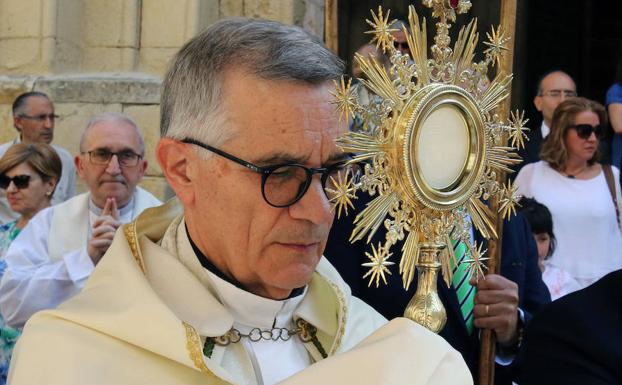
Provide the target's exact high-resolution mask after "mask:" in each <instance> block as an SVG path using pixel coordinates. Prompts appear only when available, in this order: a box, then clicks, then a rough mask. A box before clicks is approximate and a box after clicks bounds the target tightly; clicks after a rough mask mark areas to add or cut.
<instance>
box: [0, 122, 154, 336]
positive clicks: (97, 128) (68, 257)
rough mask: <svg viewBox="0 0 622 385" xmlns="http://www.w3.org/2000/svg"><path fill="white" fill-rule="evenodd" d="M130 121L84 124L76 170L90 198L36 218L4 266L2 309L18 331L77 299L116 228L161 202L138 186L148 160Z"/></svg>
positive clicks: (0, 291) (67, 203)
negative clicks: (44, 313) (44, 311)
mask: <svg viewBox="0 0 622 385" xmlns="http://www.w3.org/2000/svg"><path fill="white" fill-rule="evenodd" d="M144 152H145V145H144V141H143V138H142V135H141V133H140V131H139V129H138V127H137V125H136V123H134V121H133V120H131V119H130V118H129V117H127V116H125V115H122V114H118V113H103V114H100V115H97V116H95V117H93V118H92V119H91V120H90V122H89V123H88V124H87V126H86V128H85V129H84V131H83V133H82V137H81V140H80V155H78V156H76V158H75V164H76V168H77V170H78V175H79V176H80V178H82V179H83V180H84V182H85V184H86V185H87V186H88V189H89V191H88V192H87V193H84V194H80V195H78V196H75V197H74V198H72V199H69V200H67V201H65V202H63V203H60V204H58V205H56V206H53V207H50V208H47V209H44V210H42V211H41V212H39V213H38V214H37V215H35V217H33V219H32V220H31V221H30V222H29V223H28V225H27V226H26V227H24V229H23V230H22V232H21V234H20V235H19V237H17V238H16V239H15V240H14V241H13V243H12V244H11V247H10V248H9V250H8V252H7V254H6V256H5V260H6V262H7V265H8V266H7V269H6V271H5V273H4V276H3V277H2V281H0V310H1V311H2V315H3V317H4V319H5V321H6V323H7V324H8V325H11V326H12V327H15V328H21V327H23V326H24V323H25V322H26V321H27V320H28V319H29V318H30V316H31V315H32V314H33V313H35V312H36V311H39V310H42V309H50V308H55V307H56V306H58V305H59V304H60V303H62V302H63V301H65V300H67V299H68V298H70V297H72V296H74V295H75V294H76V293H77V292H78V291H80V289H81V288H82V286H83V285H84V283H85V282H86V279H87V278H88V277H89V276H90V274H91V272H92V271H93V269H94V268H95V265H97V264H98V262H99V261H100V259H101V258H102V256H103V255H104V253H105V252H106V250H107V249H108V247H109V246H110V244H111V243H112V238H113V237H114V234H115V231H116V230H117V228H118V227H119V226H120V225H121V224H123V223H128V222H130V221H131V220H133V219H134V218H136V217H137V216H138V214H140V213H141V212H142V211H143V210H144V209H146V208H148V207H152V206H157V205H159V204H160V203H161V202H160V201H159V200H158V199H156V198H155V197H154V196H153V195H151V194H150V193H148V192H147V191H145V190H143V189H141V188H140V187H138V186H137V184H138V182H140V180H141V179H142V177H143V175H144V173H145V169H146V168H147V161H146V160H145V159H144Z"/></svg>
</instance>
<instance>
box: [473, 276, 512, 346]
mask: <svg viewBox="0 0 622 385" xmlns="http://www.w3.org/2000/svg"><path fill="white" fill-rule="evenodd" d="M471 285H474V286H477V294H476V295H475V300H474V304H475V306H474V308H473V316H474V320H473V324H474V325H475V326H476V327H478V328H480V329H492V330H494V332H495V334H496V335H497V341H498V342H499V344H501V345H502V346H513V345H514V344H515V343H516V341H517V338H518V328H517V326H518V285H516V283H514V282H512V281H510V280H509V279H507V278H505V277H503V276H501V275H497V274H488V275H486V276H485V277H484V279H480V280H479V282H476V281H475V280H474V279H472V280H471Z"/></svg>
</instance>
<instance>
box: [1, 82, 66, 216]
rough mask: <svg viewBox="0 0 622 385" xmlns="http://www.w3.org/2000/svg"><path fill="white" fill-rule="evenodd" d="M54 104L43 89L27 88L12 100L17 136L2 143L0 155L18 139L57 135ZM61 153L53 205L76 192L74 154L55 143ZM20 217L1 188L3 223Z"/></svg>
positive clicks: (42, 139)
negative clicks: (61, 166)
mask: <svg viewBox="0 0 622 385" xmlns="http://www.w3.org/2000/svg"><path fill="white" fill-rule="evenodd" d="M57 117H58V116H57V115H55V114H54V104H53V103H52V101H51V100H50V99H49V98H48V96H47V95H46V94H44V93H42V92H36V91H32V92H26V93H23V94H21V95H19V96H18V97H17V98H15V101H14V102H13V124H14V126H15V129H16V130H17V132H18V137H17V138H16V139H15V140H12V141H10V142H7V143H4V144H1V145H0V157H2V155H4V153H5V152H6V151H7V150H8V149H9V147H11V146H12V145H14V144H15V143H19V142H23V143H46V144H50V143H51V142H52V140H53V139H54V122H55V121H56V118H57ZM52 147H54V150H56V153H57V154H58V155H59V156H60V160H61V163H62V165H63V172H62V174H61V177H60V180H59V181H58V184H57V186H56V190H54V195H53V196H52V202H51V203H52V205H55V204H57V203H60V202H64V201H66V200H67V199H69V198H71V197H73V196H74V195H75V194H76V169H75V167H74V165H73V157H72V156H71V154H69V152H67V150H65V149H64V148H62V147H59V146H57V145H55V144H52ZM18 217H19V214H18V213H15V212H13V211H12V210H11V207H10V206H9V203H8V201H7V199H6V192H5V191H4V190H0V224H1V223H8V222H12V221H14V220H15V219H17V218H18Z"/></svg>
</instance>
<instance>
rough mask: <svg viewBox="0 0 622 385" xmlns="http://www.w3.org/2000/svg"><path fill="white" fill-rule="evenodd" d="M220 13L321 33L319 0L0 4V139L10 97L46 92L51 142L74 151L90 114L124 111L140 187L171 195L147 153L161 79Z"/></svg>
mask: <svg viewBox="0 0 622 385" xmlns="http://www.w3.org/2000/svg"><path fill="white" fill-rule="evenodd" d="M228 16H248V17H259V18H267V19H272V20H279V21H282V22H284V23H288V24H295V25H300V26H303V28H305V29H307V30H308V31H310V32H312V33H315V34H316V35H318V36H321V35H322V34H323V25H324V0H0V140H1V141H0V143H4V142H6V141H8V140H11V139H13V138H14V137H15V135H16V132H15V130H14V128H13V123H12V116H11V110H10V107H11V103H12V102H13V100H14V98H15V97H16V96H17V95H19V94H20V93H22V92H26V91H32V90H35V91H41V92H45V93H47V94H48V95H50V98H51V99H52V101H53V102H54V104H55V106H56V113H57V114H58V115H59V116H60V118H59V119H58V121H57V122H56V129H55V138H54V143H55V144H58V145H61V146H63V147H65V148H66V149H67V150H69V151H70V152H71V153H73V154H77V152H78V142H79V136H80V132H81V130H82V128H83V127H84V125H85V124H86V122H87V121H88V120H89V119H90V117H91V116H93V115H94V114H97V113H99V112H104V111H116V112H123V113H126V114H128V115H129V116H131V117H132V118H133V119H135V120H136V121H137V122H138V124H139V126H140V127H141V128H142V130H143V132H144V134H145V141H146V145H147V160H148V161H149V167H148V170H147V176H146V178H145V180H144V181H143V183H142V185H143V187H145V188H147V189H148V190H150V191H152V192H153V193H155V194H156V195H157V196H159V197H160V198H166V197H168V196H170V195H171V192H170V189H168V187H167V185H166V182H165V181H164V178H163V177H162V173H161V171H160V169H159V167H158V165H157V162H156V161H155V158H154V156H153V153H154V151H153V149H154V146H155V144H156V143H157V140H158V137H159V98H160V95H159V92H160V84H161V77H162V76H163V74H164V72H165V70H166V66H167V63H168V62H169V60H170V59H171V57H172V56H173V55H174V53H175V52H176V51H177V50H178V49H179V48H180V47H181V46H182V45H183V44H184V42H186V41H187V40H188V39H190V38H191V37H192V36H194V35H196V34H197V33H198V32H200V31H201V30H203V29H204V28H206V27H207V26H209V25H210V24H212V23H214V22H215V21H217V20H219V19H221V18H224V17H228Z"/></svg>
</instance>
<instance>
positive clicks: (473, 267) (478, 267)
mask: <svg viewBox="0 0 622 385" xmlns="http://www.w3.org/2000/svg"><path fill="white" fill-rule="evenodd" d="M486 251H488V250H484V251H482V245H481V244H480V245H478V246H476V247H472V248H471V247H470V248H469V252H470V253H471V258H465V259H464V260H462V263H466V264H467V268H466V270H467V272H468V274H469V277H471V279H473V278H475V280H476V281H479V279H480V278H484V276H485V273H484V270H487V269H488V267H487V266H486V264H485V263H484V261H486V260H488V258H487V257H484V256H483V255H484V254H486Z"/></svg>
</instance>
